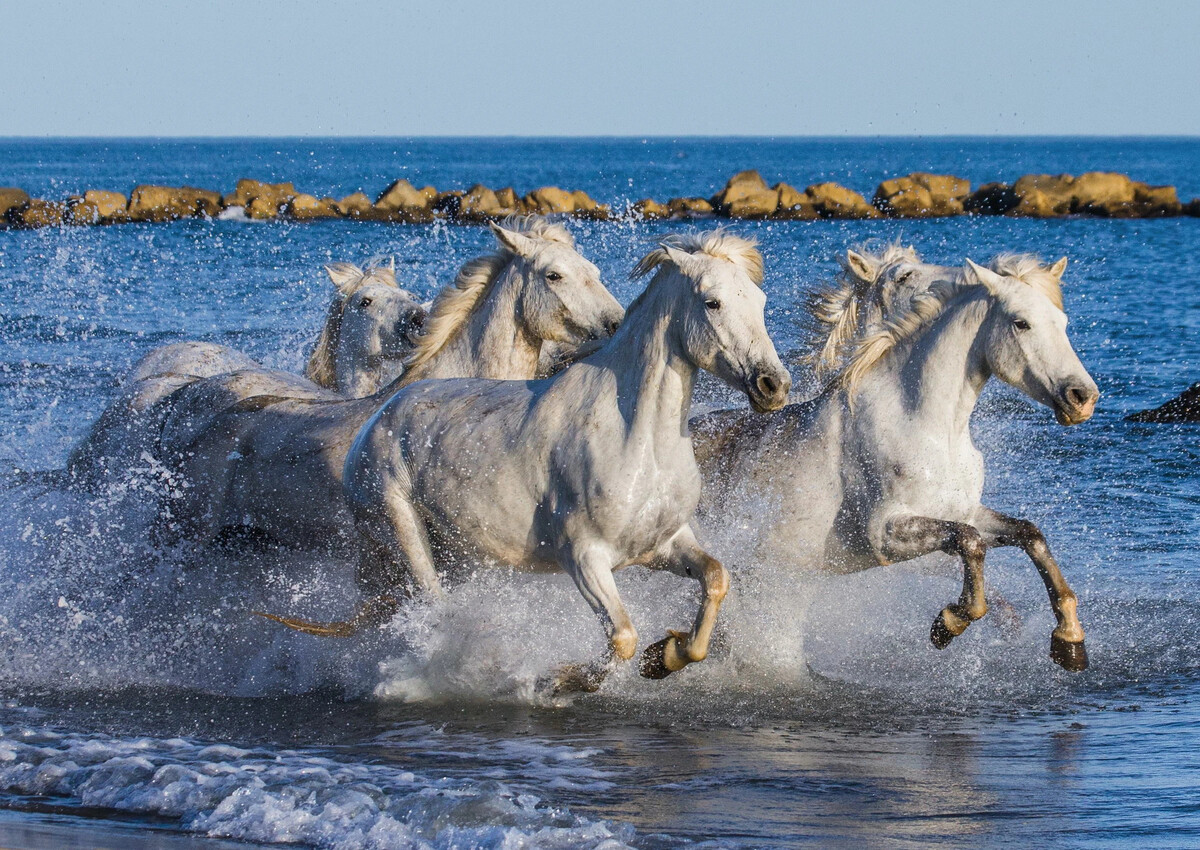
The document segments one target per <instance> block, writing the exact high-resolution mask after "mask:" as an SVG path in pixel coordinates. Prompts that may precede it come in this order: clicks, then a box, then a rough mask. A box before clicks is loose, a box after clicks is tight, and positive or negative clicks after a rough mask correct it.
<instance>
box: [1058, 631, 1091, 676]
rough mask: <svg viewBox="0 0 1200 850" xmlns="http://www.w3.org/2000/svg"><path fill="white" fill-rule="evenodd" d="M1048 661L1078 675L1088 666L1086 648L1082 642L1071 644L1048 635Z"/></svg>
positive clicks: (1071, 642)
mask: <svg viewBox="0 0 1200 850" xmlns="http://www.w3.org/2000/svg"><path fill="white" fill-rule="evenodd" d="M1050 659H1051V660H1052V661H1053V662H1054V663H1055V664H1057V665H1058V666H1059V667H1061V668H1063V669H1064V670H1070V671H1071V672H1072V673H1080V672H1082V671H1084V670H1086V669H1087V666H1088V655H1087V647H1085V646H1084V645H1083V641H1078V642H1073V641H1069V640H1063V639H1062V638H1060V637H1058V636H1057V635H1050Z"/></svg>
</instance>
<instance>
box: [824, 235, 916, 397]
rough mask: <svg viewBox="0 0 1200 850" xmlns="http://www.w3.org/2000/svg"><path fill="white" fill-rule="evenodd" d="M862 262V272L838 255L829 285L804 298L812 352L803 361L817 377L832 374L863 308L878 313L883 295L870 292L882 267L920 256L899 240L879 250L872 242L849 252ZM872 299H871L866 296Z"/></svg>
mask: <svg viewBox="0 0 1200 850" xmlns="http://www.w3.org/2000/svg"><path fill="white" fill-rule="evenodd" d="M851 250H853V251H854V252H855V253H857V254H858V255H859V256H860V257H862V259H863V260H865V261H866V264H867V268H866V269H865V270H862V271H860V270H858V269H855V268H854V267H853V266H852V265H851V264H850V261H849V259H848V258H847V257H846V255H845V254H841V255H839V256H838V258H837V259H838V264H839V265H840V266H841V271H839V272H838V275H837V277H836V278H834V282H833V284H832V285H830V286H825V287H822V288H821V289H818V290H817V291H816V292H814V293H813V294H812V295H811V296H810V297H809V299H808V303H807V305H806V309H805V313H806V315H807V316H808V322H807V327H806V328H805V330H806V331H807V336H808V337H809V339H810V344H811V348H812V351H811V353H810V354H809V355H807V356H806V357H805V358H804V359H805V360H806V361H807V362H808V363H809V364H810V365H812V367H813V369H814V371H815V372H816V373H817V375H818V376H821V375H826V374H829V373H831V372H833V371H834V370H835V369H836V367H837V365H838V363H839V362H840V361H841V360H842V357H843V355H844V354H845V351H846V348H847V347H848V346H849V345H850V343H851V341H852V340H853V339H854V337H855V335H856V334H857V333H859V315H860V313H861V312H862V311H863V310H864V309H865V308H874V309H876V310H880V311H882V308H883V305H882V304H880V303H879V300H880V298H881V297H882V296H883V294H884V293H882V292H880V291H875V292H872V287H874V285H875V283H876V281H878V280H879V274H880V272H881V271H882V270H883V268H884V266H887V265H890V264H891V263H895V262H899V261H901V260H908V261H909V262H913V263H919V262H921V257H920V255H919V254H918V253H917V251H916V249H915V248H913V247H912V246H911V245H909V246H904V245H901V244H900V241H899V240H896V241H894V242H889V243H887V244H886V245H884V246H883V248H881V249H875V248H874V246H873V244H872V243H859V244H858V245H855V246H853V248H852V249H851ZM869 295H870V296H873V298H872V299H871V300H866V301H865V300H864V299H867V298H868V296H869Z"/></svg>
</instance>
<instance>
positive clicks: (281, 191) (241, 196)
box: [221, 177, 296, 213]
mask: <svg viewBox="0 0 1200 850" xmlns="http://www.w3.org/2000/svg"><path fill="white" fill-rule="evenodd" d="M294 197H296V187H295V186H294V185H293V184H291V183H263V182H262V181H259V180H251V179H249V178H246V177H244V178H242V179H241V180H239V181H238V182H237V188H235V189H234V190H233V191H232V192H230V193H229V194H228V195H225V196H224V197H223V198H222V199H221V200H222V202H223V203H224V204H225V206H227V207H244V208H246V210H247V213H248V212H249V209H250V204H251V203H252V202H253V201H254V199H255V198H263V199H264V202H263V203H262V204H260V205H259V209H267V208H269V207H270V205H272V204H273V205H274V206H275V208H276V209H278V208H279V207H282V206H284V205H285V204H287V203H288V202H289V201H291V199H292V198H294Z"/></svg>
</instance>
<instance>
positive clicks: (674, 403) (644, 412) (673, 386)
mask: <svg viewBox="0 0 1200 850" xmlns="http://www.w3.org/2000/svg"><path fill="white" fill-rule="evenodd" d="M666 283H667V282H666V281H662V282H659V284H658V285H655V283H654V282H652V283H651V287H653V289H651V290H648V291H647V292H646V294H645V295H644V296H643V297H642V298H641V299H640V300H639V301H638V302H637V303H636V304H634V305H633V306H632V307H631V308H630V312H628V313H626V315H625V319H624V321H622V322H621V326H620V328H619V329H618V330H617V332H616V334H614V335H613V337H612V339H611V340H610V341H609V342H608V344H607V345H605V346H604V348H603V349H602V350H601V351H600V353H599V354H598V355H596V356H593V357H592V358H589V359H588V362H589V363H593V364H595V365H599V366H603V367H606V368H608V369H609V370H610V371H611V372H612V373H613V375H614V377H615V378H616V385H617V406H618V407H619V408H620V413H621V416H622V418H623V419H624V420H625V423H626V428H627V431H628V433H629V435H630V436H631V437H646V436H651V437H654V436H669V437H670V438H671V439H675V438H684V439H686V438H687V437H688V427H687V423H688V411H689V409H690V408H691V405H692V389H693V387H694V386H695V383H696V367H695V366H694V365H692V363H691V362H690V361H689V360H688V359H687V358H686V357H685V356H684V352H683V348H682V345H681V344H680V343H679V340H678V339H677V333H676V331H675V328H674V327H673V324H672V321H671V317H672V315H673V314H675V313H676V312H677V311H676V310H675V309H674V308H675V306H676V303H677V302H678V298H677V296H676V294H675V291H674V289H673V287H670V286H668V285H665V284H666Z"/></svg>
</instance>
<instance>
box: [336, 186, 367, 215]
mask: <svg viewBox="0 0 1200 850" xmlns="http://www.w3.org/2000/svg"><path fill="white" fill-rule="evenodd" d="M334 207H335V208H336V209H337V211H338V212H339V213H341V214H342V215H344V216H345V217H346V218H360V219H363V218H365V219H373V218H375V217H376V212H375V205H374V204H372V203H371V199H370V198H368V197H367V196H366V195H364V194H363V193H362V192H355V193H354V194H352V195H347V196H346V197H344V198H342V199H341V200H340V201H338V202H337V203H335V204H334Z"/></svg>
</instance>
